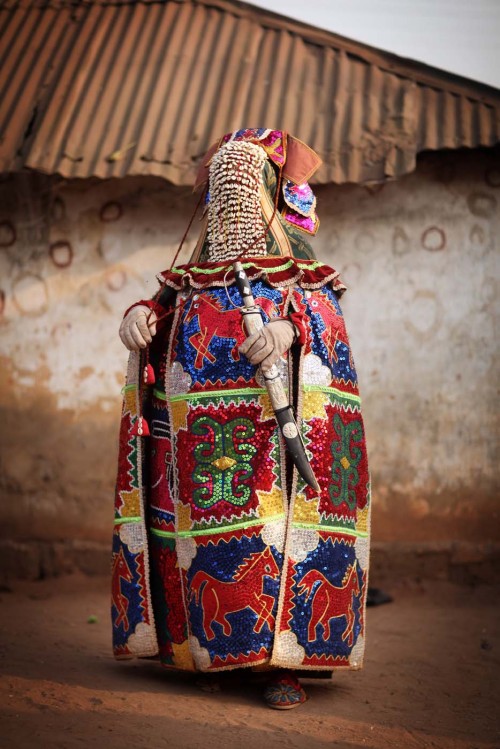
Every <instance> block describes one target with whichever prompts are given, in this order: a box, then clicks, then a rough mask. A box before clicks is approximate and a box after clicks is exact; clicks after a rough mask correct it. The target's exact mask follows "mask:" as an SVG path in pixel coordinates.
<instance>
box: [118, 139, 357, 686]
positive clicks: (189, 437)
mask: <svg viewBox="0 0 500 749" xmlns="http://www.w3.org/2000/svg"><path fill="white" fill-rule="evenodd" d="M320 163H321V162H320V160H319V157H318V156H317V155H316V154H315V153H314V152H313V151H312V150H311V149H309V148H308V147H307V146H306V145H305V144H303V143H301V142H300V141H298V140H297V139H295V138H292V137H291V136H290V135H287V133H285V132H282V131H276V130H265V129H248V130H241V131H237V132H236V133H232V134H230V135H228V136H225V137H224V138H223V139H221V141H219V143H217V144H216V145H215V146H214V147H213V148H212V149H211V150H210V152H209V153H208V154H207V156H206V158H205V160H204V161H203V163H202V166H201V169H200V172H199V176H198V183H199V184H200V185H201V184H204V183H206V182H207V180H208V179H209V190H208V191H207V193H206V204H207V207H206V211H205V216H204V220H203V222H202V231H201V235H200V238H199V241H198V245H197V247H196V250H195V252H194V255H193V258H192V261H191V262H190V263H189V264H188V265H181V266H178V267H173V268H171V269H170V270H168V271H165V272H164V273H162V274H160V276H159V280H160V281H161V284H162V286H161V289H160V292H159V294H158V295H157V296H156V297H155V298H154V299H153V300H152V301H151V300H150V301H148V302H144V301H142V302H140V303H138V304H143V305H144V304H145V305H147V306H148V307H149V308H150V309H153V310H154V311H155V313H156V314H157V316H158V317H159V318H160V317H163V320H162V321H161V322H159V324H158V333H157V334H156V336H155V337H154V338H153V342H152V344H151V345H150V346H149V349H148V353H147V355H146V356H145V355H144V352H142V353H132V354H131V356H130V360H129V366H128V377H127V384H126V387H125V398H124V406H123V414H122V424H121V434H120V458H119V471H118V481H117V489H116V520H115V533H114V547H113V601H112V620H113V640H114V653H115V655H116V657H117V658H127V657H132V656H152V655H156V654H159V656H160V658H161V662H162V664H163V665H164V666H167V667H172V668H177V669H188V670H199V671H205V672H209V671H223V670H228V669H234V668H236V667H243V666H246V667H251V666H257V665H259V664H268V666H271V667H272V666H275V667H280V668H289V669H293V670H301V669H304V670H307V671H308V672H309V673H310V674H311V675H312V673H311V672H312V671H319V670H324V671H333V670H334V669H336V668H351V669H357V668H360V667H361V665H362V660H363V649H364V632H365V602H366V593H367V586H368V559H369V528H370V523H369V518H370V489H369V476H368V467H367V459H366V450H365V439H364V431H363V422H362V417H361V412H360V399H359V394H358V386H357V379H356V372H355V369H354V364H353V359H352V355H351V350H350V346H349V341H348V338H347V335H346V330H345V325H344V318H343V316H342V312H341V309H340V306H339V301H338V300H339V297H340V296H341V294H342V292H343V291H344V289H345V287H344V286H343V284H342V283H341V281H340V279H339V277H338V273H337V272H336V271H335V270H333V269H332V268H330V267H329V266H327V265H325V264H323V263H321V262H318V261H317V260H315V259H314V256H313V253H312V250H311V247H310V245H309V243H308V241H307V234H311V235H312V234H314V233H315V232H316V230H317V228H318V223H319V222H318V219H317V216H316V213H315V203H316V201H315V198H314V195H313V193H312V191H311V188H310V187H309V185H308V182H307V180H308V179H309V178H310V176H311V175H312V173H313V172H314V171H315V169H316V168H317V167H318V166H319V164H320ZM237 258H240V260H241V262H242V264H243V268H244V269H245V271H246V275H247V278H248V280H249V283H250V287H251V292H252V294H253V297H254V299H255V301H256V304H258V305H259V307H260V310H261V314H262V316H263V319H264V322H265V323H269V322H270V321H271V320H274V319H275V318H287V319H290V320H292V321H294V323H295V324H296V326H297V330H298V331H299V336H298V340H297V341H296V342H295V343H294V344H293V345H292V347H291V348H290V350H289V351H288V354H287V355H285V356H284V357H283V358H282V359H280V363H279V370H280V376H281V380H282V381H283V383H284V385H285V388H286V389H287V392H288V396H289V400H290V403H291V404H292V405H293V407H294V410H295V414H296V419H297V423H298V424H299V427H300V431H301V435H302V439H303V443H304V445H305V454H306V456H307V458H308V460H309V464H310V467H311V468H312V471H313V473H314V475H315V477H316V480H317V482H318V484H319V491H317V490H315V489H313V488H312V487H311V486H309V485H307V484H306V482H305V481H304V480H303V479H302V478H301V476H300V475H299V474H298V472H297V469H296V468H295V466H294V465H293V463H292V461H291V460H290V456H289V455H287V452H286V450H285V445H284V441H283V437H282V435H281V433H280V430H279V428H278V424H277V420H276V415H275V413H274V411H273V408H272V407H271V402H270V399H269V395H268V392H267V390H266V387H265V383H264V381H263V378H262V374H261V371H260V370H259V369H258V368H257V367H256V366H254V365H252V364H251V363H250V361H249V360H248V359H247V358H246V357H245V356H244V355H242V354H241V353H240V352H239V350H238V347H239V346H240V345H241V344H242V343H243V342H244V341H245V339H246V334H245V330H244V325H243V316H242V313H241V307H242V298H241V294H240V290H239V289H238V287H237V285H236V284H235V276H234V271H233V262H234V260H236V259H237ZM168 311H170V312H171V314H168V315H167V314H166V313H167V312H168ZM153 380H154V384H153ZM148 432H149V434H148Z"/></svg>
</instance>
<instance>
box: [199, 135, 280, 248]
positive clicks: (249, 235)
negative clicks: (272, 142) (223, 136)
mask: <svg viewBox="0 0 500 749" xmlns="http://www.w3.org/2000/svg"><path fill="white" fill-rule="evenodd" d="M266 159H267V155H266V152H265V151H264V149H263V148H261V147H260V146H258V145H256V144H255V143H249V142H247V141H229V143H226V144H225V145H223V146H222V147H221V148H220V149H219V150H218V151H217V152H216V153H215V155H214V157H213V159H212V163H211V164H210V188H209V189H210V203H209V207H208V245H209V246H208V254H207V260H209V261H218V260H231V259H235V258H237V257H239V255H241V254H243V253H244V252H246V251H247V250H249V254H251V255H252V257H253V256H259V255H266V254H267V249H266V237H265V231H266V227H265V226H264V222H263V220H262V211H261V205H260V194H259V188H260V185H261V183H262V168H263V166H264V163H265V161H266Z"/></svg>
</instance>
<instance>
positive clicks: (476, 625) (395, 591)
mask: <svg viewBox="0 0 500 749" xmlns="http://www.w3.org/2000/svg"><path fill="white" fill-rule="evenodd" d="M108 588H109V581H108V580H107V579H102V578H88V577H87V578H86V577H83V576H81V577H80V576H78V577H76V576H71V577H65V578H59V579H50V580H45V581H41V582H37V583H26V582H25V583H20V582H19V583H12V585H11V588H6V589H5V590H3V591H2V592H1V595H0V597H1V601H0V605H1V611H2V616H1V623H0V635H1V641H0V643H1V645H0V647H1V653H0V655H1V662H2V675H1V679H0V715H1V727H0V746H1V747H5V749H25V748H26V749H28V747H29V748H30V749H33V747H42V748H43V749H45V748H50V749H52V748H53V747H54V749H59V748H60V749H76V748H77V747H84V746H85V747H86V746H91V747H96V748H97V749H100V747H103V749H142V748H143V747H144V748H146V747H147V749H162V748H163V747H169V749H232V747H235V748H238V749H263V748H264V747H273V748H275V749H278V748H279V749H281V748H283V749H324V748H325V747H336V748H337V749H359V748H361V747H366V748H369V749H391V748H393V747H394V748H397V749H400V748H401V749H417V748H420V747H436V748H438V749H486V748H487V747H488V749H500V719H499V715H500V709H499V678H500V677H499V674H500V668H499V666H500V621H499V605H498V604H499V599H500V594H499V591H498V588H494V587H492V586H486V585H481V586H479V587H476V588H470V587H465V586H457V585H453V584H451V583H435V582H432V583H431V582H429V583H415V582H411V583H406V584H403V583H400V584H399V585H398V586H397V587H396V586H388V585H385V586H384V589H385V590H387V591H388V592H390V593H392V595H393V596H394V602H393V603H390V604H386V605H383V606H379V607H374V608H370V609H368V612H367V642H366V658H365V665H364V668H363V669H362V670H361V671H357V672H342V671H339V672H337V673H336V674H335V675H334V677H333V679H332V680H307V679H306V680H304V685H305V687H306V690H307V692H308V695H309V697H310V699H309V700H308V702H306V703H305V704H304V705H302V706H301V707H299V708H298V709H296V710H292V711H286V712H284V711H283V712H279V711H276V710H270V709H268V708H267V707H266V706H265V705H264V704H263V703H262V699H261V691H262V679H263V676H262V675H257V674H255V675H253V676H252V675H250V674H248V673H244V674H243V675H242V674H241V673H240V672H233V673H229V674H223V675H221V676H220V677H219V679H218V681H219V685H218V687H219V688H218V691H211V692H207V691H204V690H203V689H202V688H200V684H199V683H198V682H199V679H198V678H197V677H196V676H194V675H190V674H176V673H172V672H167V671H165V670H164V669H162V668H161V667H160V665H159V664H158V663H157V662H156V661H152V660H142V661H126V662H123V661H122V662H116V661H114V660H113V658H112V656H111V652H110V649H111V646H110V624H109V602H108ZM89 618H90V619H91V620H92V619H94V618H97V621H94V622H93V623H89Z"/></svg>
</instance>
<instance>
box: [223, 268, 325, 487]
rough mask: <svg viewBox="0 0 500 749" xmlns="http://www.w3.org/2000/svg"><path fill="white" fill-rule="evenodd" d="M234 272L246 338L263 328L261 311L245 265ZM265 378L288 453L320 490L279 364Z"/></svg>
mask: <svg viewBox="0 0 500 749" xmlns="http://www.w3.org/2000/svg"><path fill="white" fill-rule="evenodd" d="M233 269H234V277H235V280H236V285H237V286H238V289H239V292H240V294H241V296H242V298H243V305H244V309H242V314H243V320H244V325H245V330H246V332H247V335H252V334H253V333H256V332H257V331H258V330H261V329H262V328H263V327H264V321H263V320H262V315H261V313H260V311H259V308H258V307H257V305H256V304H255V301H254V298H253V295H252V291H251V289H250V283H249V281H248V278H247V274H246V273H245V271H244V270H243V266H242V264H241V263H240V262H239V261H237V262H235V263H234V264H233ZM262 376H263V378H264V382H265V384H266V389H267V392H268V394H269V399H270V401H271V405H272V407H273V410H274V414H275V416H276V420H277V422H278V424H279V427H280V430H281V433H282V435H283V439H284V440H285V444H286V446H287V449H288V452H289V453H290V455H291V458H292V460H293V462H294V464H295V466H296V467H297V470H298V472H299V473H300V475H301V476H302V478H303V479H304V481H305V482H306V483H307V484H309V486H311V487H312V488H313V489H315V490H316V491H319V485H318V482H317V481H316V478H315V476H314V473H313V471H312V468H311V465H310V463H309V460H308V458H307V454H306V450H305V447H304V443H303V442H302V437H301V436H300V432H299V430H298V427H297V424H296V422H295V417H294V415H293V411H292V407H291V406H290V404H289V403H288V396H287V394H286V392H285V388H284V386H283V380H282V379H281V377H280V374H279V370H278V367H277V366H276V364H273V366H272V367H270V368H269V369H268V370H266V372H262Z"/></svg>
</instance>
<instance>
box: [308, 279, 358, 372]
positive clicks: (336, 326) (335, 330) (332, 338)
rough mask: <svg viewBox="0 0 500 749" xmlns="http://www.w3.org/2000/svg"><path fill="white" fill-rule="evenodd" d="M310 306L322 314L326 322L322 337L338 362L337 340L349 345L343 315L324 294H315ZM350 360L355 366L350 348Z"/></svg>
mask: <svg viewBox="0 0 500 749" xmlns="http://www.w3.org/2000/svg"><path fill="white" fill-rule="evenodd" d="M309 307H310V309H311V312H313V313H317V314H319V315H320V316H321V319H322V320H323V322H324V324H325V330H324V331H323V332H322V333H321V337H322V339H323V341H324V343H325V346H326V348H327V351H328V353H329V354H330V356H331V357H332V359H333V360H334V361H335V363H337V362H338V360H339V357H338V354H337V352H336V351H335V344H336V343H337V341H340V342H341V343H344V344H345V345H346V346H348V345H349V344H348V342H347V336H346V333H345V328H344V321H343V318H342V316H341V315H339V313H338V312H337V310H336V309H335V307H334V305H333V302H331V301H330V300H329V299H328V297H326V296H325V295H324V294H321V293H318V294H314V295H313V296H312V297H311V299H310V300H309ZM349 360H350V364H351V368H354V363H353V361H352V357H351V349H350V348H349Z"/></svg>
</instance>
